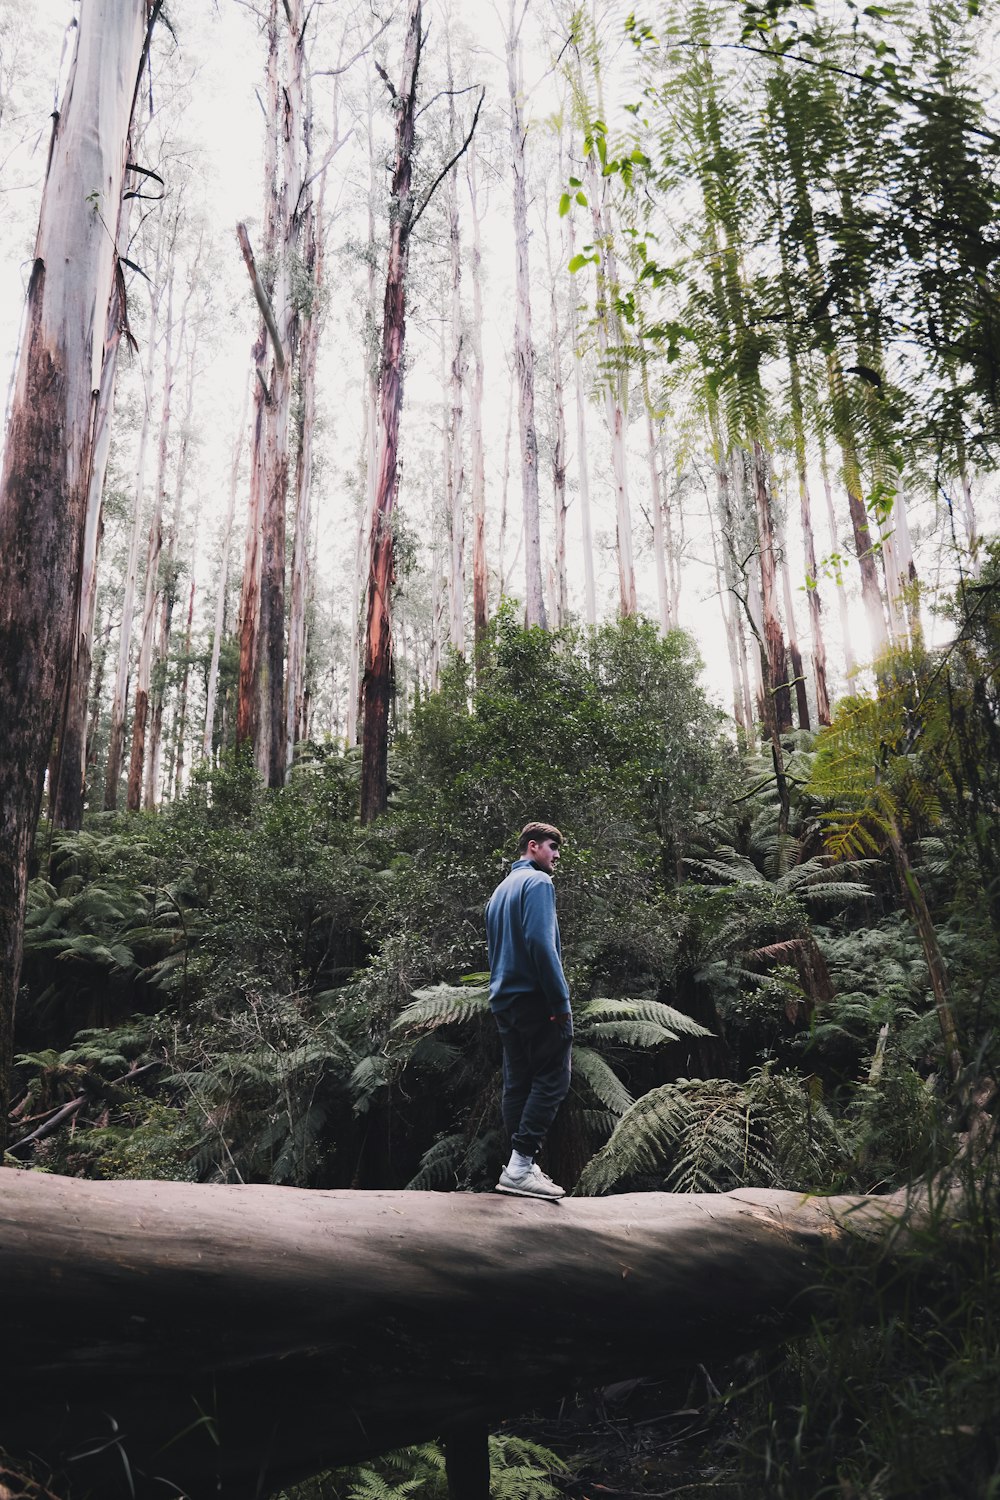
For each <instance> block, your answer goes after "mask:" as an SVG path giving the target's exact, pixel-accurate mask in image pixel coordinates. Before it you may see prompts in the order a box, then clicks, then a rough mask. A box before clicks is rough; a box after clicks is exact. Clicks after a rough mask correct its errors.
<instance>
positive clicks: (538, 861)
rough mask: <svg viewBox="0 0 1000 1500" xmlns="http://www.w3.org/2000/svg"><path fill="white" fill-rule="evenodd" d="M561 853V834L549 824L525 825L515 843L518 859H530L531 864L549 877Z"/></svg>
mask: <svg viewBox="0 0 1000 1500" xmlns="http://www.w3.org/2000/svg"><path fill="white" fill-rule="evenodd" d="M561 853H562V834H561V833H560V832H559V830H558V828H554V827H553V826H552V824H551V823H525V825H524V827H523V828H522V829H521V837H520V838H519V839H518V841H517V854H518V858H519V859H530V860H531V862H532V864H534V865H538V867H539V869H542V870H544V871H545V872H546V874H547V875H551V874H552V872H553V870H554V869H555V867H556V865H557V864H558V863H559V858H560V855H561Z"/></svg>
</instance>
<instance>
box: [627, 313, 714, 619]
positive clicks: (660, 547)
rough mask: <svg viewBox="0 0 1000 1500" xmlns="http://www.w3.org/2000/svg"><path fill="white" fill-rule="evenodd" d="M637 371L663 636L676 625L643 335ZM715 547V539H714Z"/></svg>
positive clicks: (639, 340) (656, 441) (658, 444)
mask: <svg viewBox="0 0 1000 1500" xmlns="http://www.w3.org/2000/svg"><path fill="white" fill-rule="evenodd" d="M638 350H639V369H640V372H641V381H642V404H643V406H644V408H645V412H646V462H647V464H648V466H649V508H650V511H651V512H652V522H653V570H654V572H655V573H656V604H657V609H658V612H659V620H660V633H661V634H662V635H666V633H667V631H668V630H671V629H672V628H673V626H674V624H675V623H676V622H675V621H674V619H673V617H672V610H671V607H670V590H669V585H668V582H667V552H666V544H665V541H664V536H663V491H662V487H661V485H660V470H659V465H658V463H657V459H658V457H659V451H660V442H659V439H658V437H657V434H656V429H655V427H654V413H653V402H652V397H651V396H650V393H649V370H648V368H647V366H646V352H645V348H644V345H643V342H642V334H641V333H640V334H639V336H638ZM713 546H714V537H713Z"/></svg>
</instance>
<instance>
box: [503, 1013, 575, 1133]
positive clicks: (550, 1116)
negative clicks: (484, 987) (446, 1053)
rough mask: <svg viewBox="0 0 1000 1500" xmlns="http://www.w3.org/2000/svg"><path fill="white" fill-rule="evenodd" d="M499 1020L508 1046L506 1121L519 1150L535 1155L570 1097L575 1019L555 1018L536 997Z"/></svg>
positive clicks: (505, 1053) (505, 1058)
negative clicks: (552, 1018) (559, 1111)
mask: <svg viewBox="0 0 1000 1500" xmlns="http://www.w3.org/2000/svg"><path fill="white" fill-rule="evenodd" d="M494 1017H495V1019H496V1023H497V1029H498V1030H499V1032H500V1041H501V1042H502V1044H503V1104H502V1109H503V1123H504V1126H505V1128H506V1130H507V1134H508V1135H509V1136H510V1138H511V1143H512V1144H513V1147H514V1150H515V1151H520V1152H521V1153H522V1154H523V1155H524V1156H534V1155H535V1154H536V1153H537V1151H538V1149H539V1147H540V1146H541V1144H542V1141H543V1140H544V1139H545V1134H546V1131H547V1130H548V1128H549V1126H550V1125H551V1124H552V1121H553V1120H554V1119H555V1117H556V1113H557V1111H558V1109H559V1106H560V1104H561V1103H562V1102H563V1100H564V1099H565V1097H566V1095H567V1094H568V1093H569V1078H570V1052H571V1050H572V1046H573V1018H572V1016H570V1015H568V1014H567V1015H564V1016H559V1017H558V1018H557V1019H556V1020H551V1019H550V1016H549V1009H548V1002H547V1001H546V1000H544V999H541V998H536V997H535V996H534V995H525V996H523V997H519V998H518V999H517V1000H515V1001H514V1002H513V1004H512V1005H510V1006H509V1007H508V1008H507V1009H506V1010H500V1011H494Z"/></svg>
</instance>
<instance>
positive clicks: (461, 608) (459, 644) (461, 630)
mask: <svg viewBox="0 0 1000 1500" xmlns="http://www.w3.org/2000/svg"><path fill="white" fill-rule="evenodd" d="M445 50H446V53H447V58H448V90H449V93H448V155H449V157H451V156H454V154H455V151H456V149H457V146H458V137H457V133H456V128H455V96H454V93H453V89H454V80H453V78H452V69H451V40H450V35H448V34H446V37H445ZM447 208H448V247H449V258H450V267H451V312H450V322H451V366H450V370H449V377H450V379H449V388H450V392H451V413H450V420H449V426H450V450H451V454H450V456H451V462H450V464H449V467H448V475H447V480H448V531H449V535H450V539H451V566H450V568H449V570H448V625H449V638H450V640H451V648H452V650H453V651H455V652H456V653H457V654H458V655H459V656H464V655H465V514H464V511H463V509H462V491H463V488H464V481H465V469H464V464H463V461H462V417H463V411H462V392H463V389H464V386H465V339H464V334H463V329H462V237H461V226H460V223H459V217H458V181H457V175H456V173H455V172H454V171H451V172H449V173H448V201H447Z"/></svg>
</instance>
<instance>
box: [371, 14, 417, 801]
mask: <svg viewBox="0 0 1000 1500" xmlns="http://www.w3.org/2000/svg"><path fill="white" fill-rule="evenodd" d="M422 42H423V37H422V35H421V0H408V5H407V13H406V39H405V41H404V44H403V67H402V73H401V75H400V82H399V88H398V90H397V89H395V88H394V87H393V86H392V84H391V83H389V81H388V79H386V85H387V87H388V88H389V90H390V93H391V95H392V101H393V108H394V110H395V115H396V149H395V158H394V164H393V173H392V205H393V212H392V217H391V220H390V229H389V264H388V269H387V272H386V281H385V301H384V303H383V314H382V358H381V363H380V367H379V428H378V459H377V463H376V469H375V474H376V479H375V497H374V509H373V512H372V528H371V552H370V566H369V575H368V618H367V628H366V631H365V674H364V682H363V688H362V691H363V694H364V723H363V730H362V763H361V820H362V822H363V823H370V822H371V821H372V820H373V819H374V818H376V817H378V815H379V813H381V812H384V811H385V806H386V802H387V799H388V792H389V785H388V764H387V760H388V747H389V704H390V699H391V697H392V589H393V583H394V576H395V566H394V540H393V511H394V509H395V505H396V486H397V465H398V445H399V419H400V415H401V413H402V408H403V348H404V344H405V339H406V273H407V268H408V266H409V259H410V230H411V227H412V223H413V219H414V214H415V203H414V198H413V138H414V120H415V118H416V105H417V79H418V75H419V72H420V52H421V46H422Z"/></svg>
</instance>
